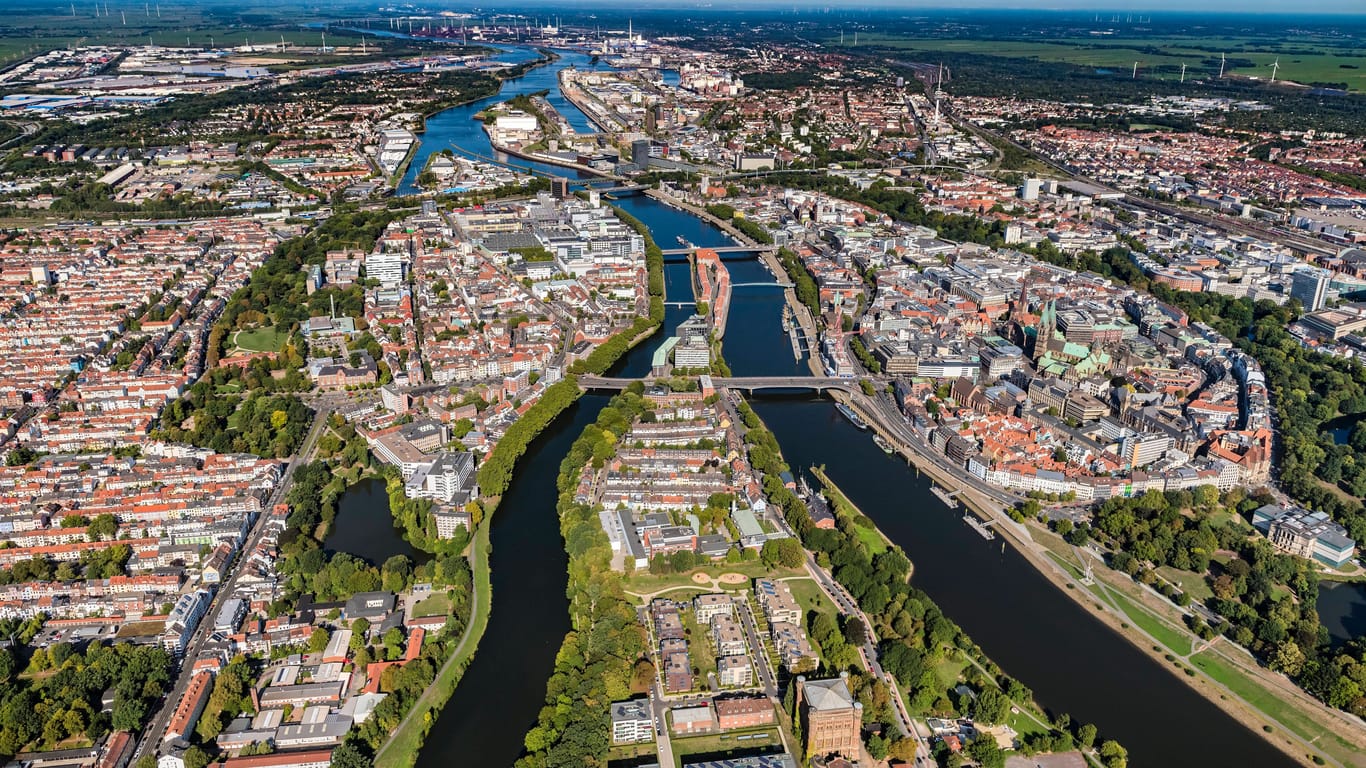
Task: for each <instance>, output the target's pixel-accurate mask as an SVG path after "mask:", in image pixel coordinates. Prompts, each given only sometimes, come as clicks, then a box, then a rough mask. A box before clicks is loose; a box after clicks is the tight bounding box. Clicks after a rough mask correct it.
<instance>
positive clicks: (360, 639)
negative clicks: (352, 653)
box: [351, 616, 370, 650]
mask: <svg viewBox="0 0 1366 768" xmlns="http://www.w3.org/2000/svg"><path fill="white" fill-rule="evenodd" d="M351 632H352V633H353V634H352V635H351V649H352V650H355V649H356V648H357V647H358V646H363V645H365V641H366V637H367V636H368V635H369V634H370V620H369V619H367V618H365V617H364V616H362V617H360V618H359V619H356V620H355V621H353V622H351Z"/></svg>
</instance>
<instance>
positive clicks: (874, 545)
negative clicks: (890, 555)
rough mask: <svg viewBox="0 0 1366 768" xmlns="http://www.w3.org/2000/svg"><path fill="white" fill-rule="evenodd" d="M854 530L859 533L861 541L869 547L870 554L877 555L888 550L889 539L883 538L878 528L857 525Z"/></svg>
mask: <svg viewBox="0 0 1366 768" xmlns="http://www.w3.org/2000/svg"><path fill="white" fill-rule="evenodd" d="M854 531H855V532H856V533H858V538H859V541H861V542H863V546H865V547H867V548H868V554H870V555H874V556H877V555H880V554H882V553H883V552H886V551H887V541H886V540H885V539H883V538H882V534H880V533H878V531H877V529H876V528H865V527H863V526H861V525H855V526H854Z"/></svg>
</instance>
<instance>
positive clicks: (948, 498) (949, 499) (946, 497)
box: [930, 485, 958, 509]
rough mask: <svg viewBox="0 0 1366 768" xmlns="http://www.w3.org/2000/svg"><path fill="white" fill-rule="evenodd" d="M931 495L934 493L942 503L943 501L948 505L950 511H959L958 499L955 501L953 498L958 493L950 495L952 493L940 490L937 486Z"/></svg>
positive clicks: (931, 491) (932, 489)
mask: <svg viewBox="0 0 1366 768" xmlns="http://www.w3.org/2000/svg"><path fill="white" fill-rule="evenodd" d="M930 493H933V494H934V495H935V496H936V497H938V498H939V500H940V501H942V502H944V503H945V504H946V505H948V508H949V509H957V508H958V499H955V498H954V497H953V494H954V493H957V491H954V492H953V493H950V492H948V491H946V490H944V489H943V488H940V487H939V486H937V485H936V486H934V487H933V488H931V489H930Z"/></svg>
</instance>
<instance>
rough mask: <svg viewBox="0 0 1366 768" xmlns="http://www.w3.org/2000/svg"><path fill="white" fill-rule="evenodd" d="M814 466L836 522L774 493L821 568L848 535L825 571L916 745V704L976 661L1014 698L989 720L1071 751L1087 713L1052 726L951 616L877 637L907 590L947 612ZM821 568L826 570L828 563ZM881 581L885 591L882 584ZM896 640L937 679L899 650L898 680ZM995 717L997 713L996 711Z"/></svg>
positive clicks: (1037, 742)
mask: <svg viewBox="0 0 1366 768" xmlns="http://www.w3.org/2000/svg"><path fill="white" fill-rule="evenodd" d="M739 413H740V416H741V418H742V420H743V421H744V424H745V425H746V426H747V427H748V430H747V432H746V435H745V442H746V444H757V445H769V444H774V445H776V444H777V438H776V435H774V433H773V432H772V431H770V430H769V429H768V427H767V425H766V424H764V422H763V421H762V419H760V418H759V416H758V414H757V413H755V412H754V410H753V409H752V408H750V407H749V406H748V404H745V403H743V402H742V403H741V404H740V406H739ZM784 465H786V459H784V458H783V454H782V451H781V447H779V450H778V451H777V452H776V453H775V457H774V459H772V460H771V461H769V462H768V465H767V467H766V468H760V467H757V466H756V470H760V471H764V472H772V471H773V470H775V469H778V468H781V467H782V466H784ZM812 472H813V474H814V475H815V476H816V478H817V479H818V480H819V481H820V482H821V484H822V486H823V487H824V489H825V490H826V492H827V494H828V495H829V496H830V497H831V499H832V501H833V502H834V504H833V508H834V513H835V517H836V524H835V527H834V528H833V529H824V530H821V529H816V528H815V525H814V523H813V522H812V520H811V518H810V516H809V514H808V510H807V507H806V505H805V503H804V502H803V501H800V500H797V498H796V497H795V496H788V495H784V494H782V493H780V494H778V495H777V496H776V497H775V498H773V499H772V501H773V502H774V503H775V504H777V505H778V506H779V507H781V508H782V509H783V514H784V519H785V520H786V521H787V523H788V525H789V526H790V528H791V529H792V531H793V532H794V533H795V534H796V535H797V536H798V538H799V540H800V541H801V542H802V546H803V548H805V549H806V550H807V552H808V553H809V554H808V561H809V564H810V565H811V566H812V567H816V568H820V566H819V564H818V563H816V562H814V561H812V560H811V558H813V557H819V556H821V555H825V556H829V555H830V542H829V541H825V539H826V537H828V536H830V535H832V534H833V535H835V536H836V537H837V538H843V539H845V541H844V542H843V543H840V544H839V545H837V546H836V547H835V549H836V551H839V552H844V553H845V554H843V555H842V557H843V558H844V559H845V560H846V563H845V564H844V565H843V566H841V568H840V569H839V577H838V578H835V577H834V576H833V575H830V574H829V573H828V572H827V575H829V577H830V578H831V580H832V581H833V582H834V584H836V585H838V587H837V588H838V589H840V590H843V591H844V592H845V593H846V594H847V595H849V598H850V601H851V602H852V603H853V604H854V605H855V607H856V608H857V616H858V618H859V619H861V620H862V621H863V623H864V624H865V626H866V629H867V632H868V636H867V642H865V643H864V645H863V646H862V647H861V648H860V652H861V655H862V658H863V662H864V666H865V668H866V669H867V670H868V673H869V674H871V675H873V676H875V677H877V678H881V679H883V681H884V683H885V684H887V685H888V687H889V689H890V690H891V691H892V692H893V694H894V695H895V696H896V700H897V702H898V709H899V710H900V711H901V713H902V717H904V718H905V720H906V721H907V723H906V724H907V725H909V726H910V728H911V731H912V732H910V733H907V734H906V737H907V738H913V739H915V740H916V741H917V742H919V747H918V750H923V751H924V752H926V753H928V752H930V745H929V742H928V741H927V736H928V733H927V732H928V729H925V730H924V731H922V730H921V728H920V727H919V725H918V724H916V723H915V722H914V720H913V719H912V718H911V716H910V712H911V711H913V710H914V711H917V712H919V713H921V714H922V716H923V714H924V713H925V712H926V711H930V710H931V709H937V708H939V707H941V706H942V705H941V704H939V703H938V699H939V698H940V694H941V693H942V691H939V690H937V688H938V687H942V688H943V689H948V688H950V687H953V686H954V685H955V684H957V683H960V682H965V681H967V682H971V680H972V678H970V677H969V676H968V674H967V670H968V668H969V667H975V668H976V669H977V670H980V672H981V673H982V677H983V679H982V680H981V681H979V682H975V683H973V685H974V686H976V687H980V688H981V689H982V690H985V689H986V688H995V689H996V690H997V691H999V693H1000V695H1001V696H1003V697H1004V698H1005V699H1006V701H1007V702H1008V704H1009V706H1008V707H1002V708H1001V710H1000V711H1001V714H1000V717H999V720H988V721H984V722H989V723H991V724H992V725H993V726H1006V727H1009V728H1011V729H1013V734H1012V733H1011V732H1009V731H1007V732H1006V733H1007V734H1008V735H1011V736H1012V738H1017V739H1019V741H1020V746H1021V749H1022V751H1023V752H1025V753H1026V754H1028V753H1030V752H1032V751H1037V752H1053V751H1054V750H1055V749H1056V750H1058V751H1064V752H1065V751H1070V750H1071V749H1072V746H1073V744H1072V739H1073V735H1072V734H1071V733H1070V728H1073V727H1075V728H1080V727H1081V724H1082V722H1084V721H1082V720H1080V719H1078V720H1077V721H1076V722H1075V723H1073V722H1072V721H1070V720H1069V721H1067V722H1068V725H1064V726H1063V727H1062V728H1058V729H1055V728H1054V726H1053V724H1052V723H1050V722H1049V721H1048V718H1047V716H1046V715H1044V711H1043V708H1042V707H1041V706H1040V705H1039V703H1038V702H1037V701H1036V700H1034V698H1033V696H1032V694H1031V693H1030V692H1029V690H1028V688H1025V687H1024V686H1023V685H1021V684H1020V683H1019V682H1018V681H1016V680H1014V679H1012V678H1011V677H1009V676H1008V675H1006V674H1005V672H1004V671H1003V670H1002V669H1001V668H1000V666H999V665H997V664H996V663H995V662H994V661H992V660H991V659H990V658H989V657H987V656H986V654H985V652H984V651H983V650H982V649H981V648H980V646H978V645H977V644H976V643H974V642H973V641H972V639H971V637H970V636H968V635H967V633H966V632H965V631H964V630H963V629H962V628H960V627H957V626H956V625H953V624H952V622H950V625H951V626H952V629H953V632H952V634H953V637H951V638H949V637H946V634H945V633H944V631H943V629H942V628H941V629H940V630H939V631H937V632H928V633H923V634H919V635H917V633H916V632H915V631H914V630H911V632H910V636H909V637H908V636H906V635H905V633H904V632H903V633H901V634H897V633H896V632H893V633H892V634H891V635H890V639H888V638H884V640H885V642H880V641H879V640H878V639H877V636H876V634H875V633H876V632H877V631H878V630H877V628H879V627H882V628H886V627H890V626H895V625H896V623H897V621H898V620H899V618H900V610H899V609H897V608H894V607H892V606H895V605H900V604H901V603H900V602H898V600H899V597H900V596H901V594H902V593H904V595H905V597H906V598H914V599H915V600H917V601H918V602H919V603H920V605H921V606H922V608H923V609H924V610H925V616H924V617H923V622H924V626H925V627H928V626H931V625H933V623H934V619H935V617H934V616H933V615H932V612H937V613H940V614H941V615H942V610H940V609H939V607H938V606H937V604H935V603H934V602H933V601H932V600H930V598H929V596H928V595H926V594H924V593H923V592H920V590H919V589H917V588H916V587H915V586H913V585H912V584H911V583H910V574H911V570H912V568H913V564H912V563H911V561H910V560H909V558H908V557H907V556H906V554H905V553H904V551H903V550H902V549H901V548H900V547H898V546H896V545H895V544H894V543H893V542H892V540H891V538H890V537H889V536H887V535H886V534H885V533H884V532H883V531H882V530H881V529H880V528H879V527H878V526H877V525H876V524H875V523H874V522H873V521H872V519H871V518H869V517H867V516H866V515H864V514H863V513H862V512H861V511H860V510H858V508H857V507H856V506H855V505H854V504H853V502H852V500H850V499H849V497H848V496H846V495H845V494H844V492H843V491H841V490H840V489H839V487H838V486H837V485H836V484H835V482H834V481H833V480H832V479H831V478H830V477H829V476H828V475H826V474H825V472H824V470H823V469H820V468H815V467H813V468H812ZM864 531H867V533H865V532H864ZM817 534H819V536H820V540H823V543H822V545H821V546H823V547H825V548H823V549H816V548H813V547H812V546H809V542H808V537H810V538H811V540H812V541H817V539H816V538H815V537H816V535H817ZM849 549H853V550H856V551H859V552H862V555H863V558H862V559H863V562H862V564H860V562H859V558H857V557H856V558H853V560H852V561H850V558H849V555H848V554H847V553H848V550H849ZM821 570H822V571H824V569H821ZM870 582H871V583H872V584H876V587H875V588H870ZM884 589H885V590H886V592H882V591H881V590H884ZM855 590H861V594H863V595H864V598H863V600H859V599H858V598H857V597H856V596H855V595H854V591H855ZM888 597H890V601H887V600H886V598H888ZM874 600H875V601H877V603H878V604H880V605H881V607H879V608H877V610H873V609H872V608H871V607H865V603H867V602H869V601H874ZM869 614H871V615H872V616H874V617H876V618H877V621H874V620H872V619H870V618H869ZM922 631H923V628H922ZM899 643H901V644H906V645H907V646H908V647H911V648H915V649H917V651H913V653H915V652H923V654H924V655H923V656H921V657H918V658H920V662H919V664H918V665H913V666H912V668H915V666H919V667H923V668H925V669H933V670H935V672H936V674H935V676H934V682H931V683H929V684H926V682H925V677H924V675H923V674H921V673H919V672H906V671H905V670H906V669H907V667H906V666H903V665H902V664H901V661H902V659H903V657H902V656H898V657H897V660H896V661H895V662H894V663H895V665H896V666H897V668H899V669H901V670H903V672H902V675H903V676H905V677H907V679H905V680H899V679H897V677H896V676H895V675H894V674H892V673H889V672H887V671H885V670H884V669H883V666H882V661H883V658H884V655H885V656H887V657H889V658H890V657H891V656H892V655H893V652H894V651H896V649H897V646H898V644H899ZM904 651H905V649H904V648H903V649H902V650H901V651H900V652H899V653H904ZM889 663H893V662H889ZM941 669H942V670H951V672H948V673H946V674H942V675H941V674H940V670H941ZM903 685H904V687H905V688H906V693H905V694H904V695H903V693H902V692H901V691H902V687H903ZM978 693H980V691H979V692H978ZM971 701H974V702H975V701H977V697H976V696H974V697H972V699H971ZM932 702H934V703H932ZM973 707H975V704H974V705H973ZM958 714H959V715H967V714H968V712H966V711H964V712H959V713H958ZM974 714H975V713H974ZM993 717H995V716H994V715H993ZM1064 729H1069V730H1068V732H1067V733H1066V734H1064V733H1063V730H1064ZM915 751H917V750H912V754H914V753H915ZM927 756H928V755H927ZM904 757H907V758H909V757H910V755H904Z"/></svg>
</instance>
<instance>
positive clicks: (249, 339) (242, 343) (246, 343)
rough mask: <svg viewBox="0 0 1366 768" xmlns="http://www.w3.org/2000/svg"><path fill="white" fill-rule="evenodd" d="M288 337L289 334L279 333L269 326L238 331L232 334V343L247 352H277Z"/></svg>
mask: <svg viewBox="0 0 1366 768" xmlns="http://www.w3.org/2000/svg"><path fill="white" fill-rule="evenodd" d="M288 338H289V334H287V333H281V332H280V331H277V330H276V329H275V327H274V326H271V327H269V328H253V329H251V330H249V331H238V332H236V333H234V334H233V336H232V343H233V344H235V345H237V348H238V349H241V350H245V351H247V352H279V351H280V348H281V347H283V346H284V345H285V340H286V339H288Z"/></svg>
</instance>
